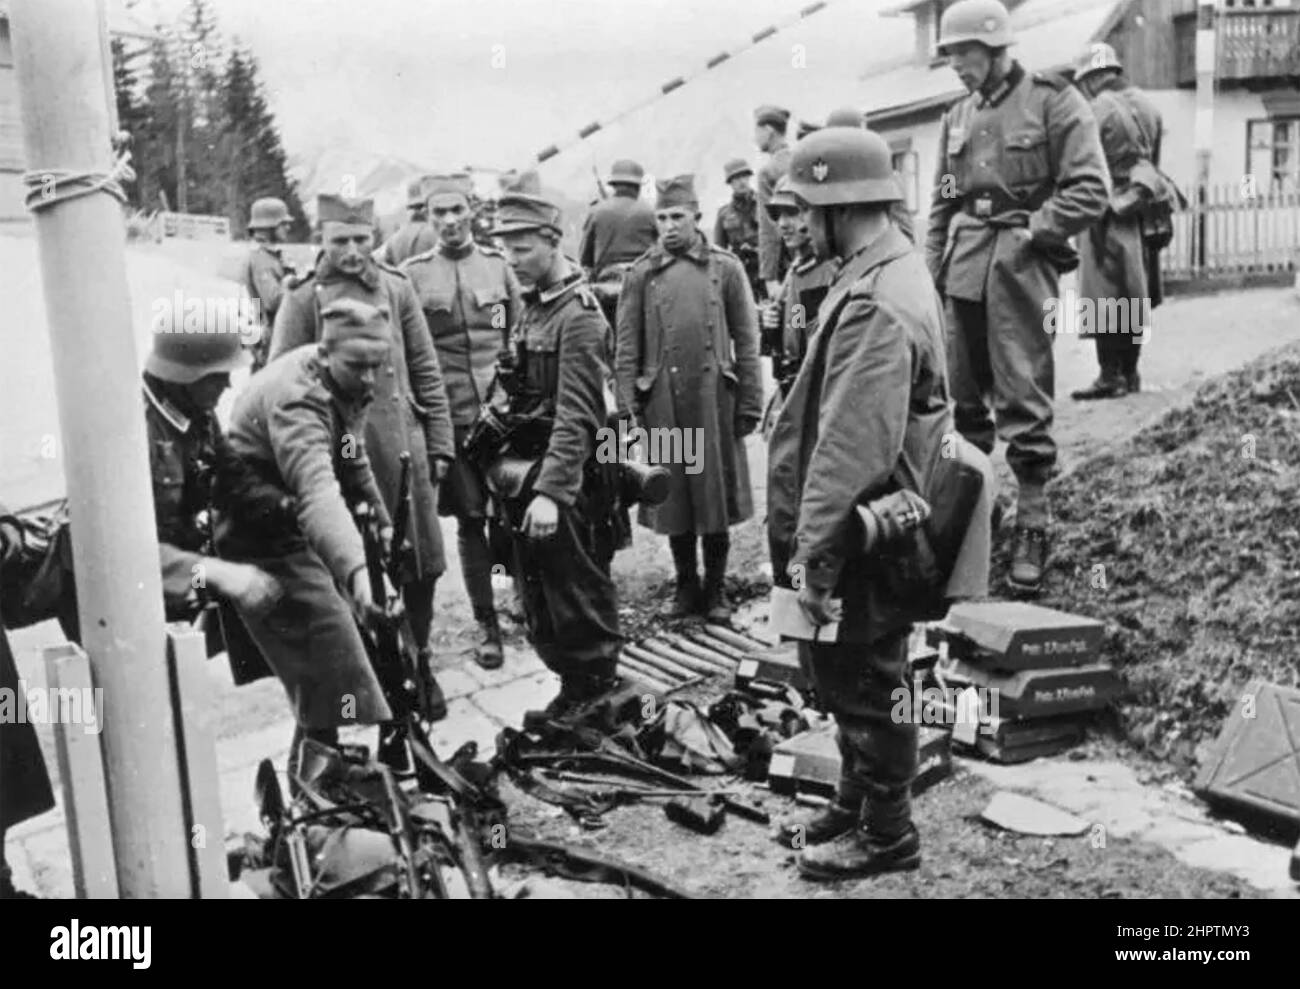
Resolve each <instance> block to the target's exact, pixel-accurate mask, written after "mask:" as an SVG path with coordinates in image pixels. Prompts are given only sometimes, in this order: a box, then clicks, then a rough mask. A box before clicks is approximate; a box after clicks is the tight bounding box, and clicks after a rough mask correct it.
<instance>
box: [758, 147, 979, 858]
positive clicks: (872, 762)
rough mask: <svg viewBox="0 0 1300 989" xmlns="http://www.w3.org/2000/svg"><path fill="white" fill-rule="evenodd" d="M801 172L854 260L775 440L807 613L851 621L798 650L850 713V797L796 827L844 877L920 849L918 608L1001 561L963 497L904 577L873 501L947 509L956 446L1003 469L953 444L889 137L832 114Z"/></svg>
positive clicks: (790, 836)
mask: <svg viewBox="0 0 1300 989" xmlns="http://www.w3.org/2000/svg"><path fill="white" fill-rule="evenodd" d="M789 174H790V188H791V191H792V193H793V195H795V196H796V197H798V198H799V199H800V200H801V201H802V202H803V204H805V206H806V207H807V208H806V217H807V223H808V228H809V234H810V236H811V239H812V243H813V248H814V250H815V252H816V254H817V256H818V257H821V258H831V257H838V258H839V259H840V266H839V269H838V271H837V272H836V275H835V279H834V281H833V282H832V283H831V286H830V290H829V292H828V294H827V296H826V299H825V301H824V302H823V303H822V305H821V309H820V319H821V325H820V326H819V328H818V330H817V334H816V336H815V337H814V338H813V339H812V341H811V342H810V348H811V349H810V351H809V353H808V354H807V356H806V358H805V360H804V362H803V365H802V367H801V368H800V369H799V374H798V376H797V377H796V379H795V381H794V384H793V386H792V387H791V390H790V394H789V395H788V396H787V398H786V401H785V404H784V405H783V406H782V407H781V411H780V413H779V414H778V416H777V421H776V424H775V426H774V427H773V430H772V435H771V439H770V441H769V446H768V484H767V491H768V521H767V525H768V538H769V541H770V543H771V545H772V546H773V549H774V556H775V555H777V554H779V555H780V557H781V558H783V559H788V560H790V561H791V562H790V564H789V566H788V568H787V573H788V574H789V575H790V577H791V578H792V584H793V586H794V587H796V588H798V600H799V604H800V606H801V607H802V609H803V611H804V613H805V614H806V615H807V617H808V619H809V621H810V622H811V623H812V624H813V625H816V626H824V625H827V624H828V623H830V622H834V621H838V622H839V631H838V635H837V636H836V638H835V640H834V641H833V642H815V641H814V642H806V641H805V642H800V643H799V651H800V661H801V663H802V664H803V665H804V667H805V668H806V669H808V670H810V672H811V674H812V679H813V683H814V685H815V687H816V692H817V696H818V698H819V700H820V701H821V702H822V703H823V704H824V705H825V707H826V709H827V710H828V711H829V712H830V713H831V714H832V715H833V716H834V717H835V720H836V724H837V727H838V731H839V734H838V741H839V748H840V753H841V757H842V759H841V771H840V780H839V786H838V788H837V793H836V799H835V801H834V802H833V803H831V804H830V805H829V806H828V807H826V808H825V809H824V810H822V811H820V812H818V813H817V814H814V815H812V816H811V817H809V818H807V819H804V820H800V821H795V822H789V823H788V824H786V825H785V826H784V829H783V834H784V837H785V839H786V840H787V841H789V842H791V843H793V844H794V845H795V846H796V847H804V848H806V850H805V851H804V853H803V855H802V856H801V857H800V861H799V869H800V872H801V873H802V874H803V875H804V876H806V877H808V878H810V879H841V878H849V877H855V876H868V875H873V874H875V873H879V872H887V871H896V870H905V869H915V868H917V867H918V866H919V864H920V840H919V837H918V834H917V831H916V827H915V826H914V825H913V823H912V815H911V802H910V787H911V783H912V779H913V777H914V775H915V773H916V769H917V727H916V725H915V724H911V723H909V722H907V721H905V720H904V721H901V722H900V720H899V719H897V718H895V717H894V716H893V710H894V708H895V705H896V703H897V697H896V694H895V692H896V691H897V690H899V689H900V688H901V689H906V683H905V680H906V675H907V669H908V664H907V644H908V639H909V637H910V633H911V628H912V622H913V621H916V620H919V619H921V618H930V617H934V615H933V608H932V604H926V605H924V606H923V605H922V604H921V601H922V600H925V599H929V598H931V597H932V596H935V597H937V596H939V595H940V594H942V595H944V596H951V597H964V596H976V595H980V594H982V593H983V592H984V590H985V589H986V584H987V572H988V548H987V515H988V504H987V502H985V503H984V505H983V509H984V523H983V526H982V528H983V530H984V542H983V543H978V542H975V541H974V540H975V538H976V535H977V534H978V533H977V532H973V531H972V530H978V529H979V528H980V527H979V526H976V525H975V519H974V518H973V516H974V514H976V512H977V508H974V507H972V508H971V509H970V514H968V515H966V516H965V518H962V517H961V516H962V515H963V514H964V511H959V510H958V509H957V507H956V506H953V508H952V509H951V511H952V512H953V514H954V515H955V516H956V517H957V518H959V519H961V525H960V530H961V533H962V534H963V535H962V537H961V538H962V539H964V540H968V541H963V542H962V545H961V550H962V553H961V554H960V555H959V557H958V559H957V560H956V561H955V562H954V561H950V560H949V558H948V556H947V555H946V554H945V555H944V557H943V559H944V564H943V568H944V569H945V570H948V566H949V563H950V562H951V563H952V566H951V569H950V570H948V572H941V573H936V574H934V575H933V580H931V579H930V576H931V575H929V574H927V575H926V578H925V580H924V581H923V582H922V583H921V584H916V583H912V582H907V583H905V584H902V585H900V584H899V583H897V582H896V581H895V580H894V579H893V578H894V577H895V576H898V575H901V574H902V573H904V572H906V571H903V570H902V569H900V562H899V561H900V558H901V557H903V556H907V557H909V558H910V557H911V556H912V555H913V553H912V551H910V550H908V549H907V544H906V542H905V538H900V537H903V533H902V532H901V531H899V530H898V529H893V530H892V531H891V532H890V533H889V536H888V538H887V537H886V536H885V535H883V534H882V535H880V537H879V538H878V539H876V540H875V541H873V542H871V543H868V542H867V541H866V539H865V538H864V536H865V528H864V526H863V524H862V523H861V522H859V516H858V510H859V506H872V507H873V508H874V506H876V505H880V504H881V503H882V500H884V499H889V498H890V497H891V496H892V497H893V498H895V499H897V498H899V497H903V498H906V497H907V495H909V494H914V495H915V496H917V497H919V498H921V499H924V500H925V501H926V502H928V504H929V505H931V506H935V507H936V509H938V508H939V507H940V506H944V505H946V504H948V499H949V497H950V495H949V489H948V487H947V485H946V479H947V478H948V477H949V476H951V471H950V469H949V468H950V467H952V466H954V465H953V464H951V463H949V464H947V466H945V462H947V461H955V460H957V459H958V458H960V459H961V461H962V463H963V464H964V463H965V462H966V460H967V458H969V459H970V462H971V464H972V465H973V466H972V468H971V469H972V470H975V471H977V472H978V476H980V477H982V478H984V479H985V480H987V478H988V477H989V470H990V468H989V465H988V461H987V459H986V458H984V457H983V456H982V455H981V454H980V453H979V452H978V451H977V450H975V449H974V448H973V447H971V446H970V445H969V444H965V445H964V447H962V448H961V449H953V450H952V452H949V450H950V448H952V447H953V442H955V441H950V438H951V437H952V436H953V433H952V429H953V425H952V415H951V412H950V411H949V406H948V386H947V380H946V375H945V357H944V340H943V333H944V326H943V315H942V310H941V307H940V301H939V298H938V296H937V295H936V293H935V290H934V285H933V283H932V282H931V280H930V277H929V274H928V272H927V271H926V268H925V262H924V260H923V259H922V258H921V256H920V254H919V253H918V252H915V251H913V250H912V245H911V243H910V242H909V241H908V239H907V238H906V237H904V236H903V234H902V232H901V231H900V230H898V228H897V226H896V225H895V224H893V223H892V222H891V221H890V218H889V204H890V203H894V202H897V201H898V200H899V199H901V198H902V194H901V191H900V188H899V185H898V182H897V179H896V177H895V175H894V174H893V170H892V167H891V163H890V155H889V147H888V145H886V143H885V142H884V140H883V139H882V138H880V137H879V136H878V135H876V134H872V133H870V132H869V131H866V130H861V129H858V128H849V127H828V128H825V129H824V130H822V131H819V132H818V133H816V134H813V135H811V136H809V137H807V138H805V139H804V140H803V141H800V142H799V144H798V145H796V147H795V149H794V154H793V155H792V157H791V163H790V173H789ZM954 453H955V454H957V457H954V456H953V454H954ZM909 504H910V503H909ZM888 514H890V516H891V517H892V513H888ZM879 528H880V531H881V533H883V532H884V531H885V526H884V525H881V526H880V527H879ZM947 533H948V530H947V529H946V528H945V530H944V534H945V535H946V534H947ZM893 539H896V540H897V541H896V542H891V541H890V540H893ZM936 545H947V544H942V543H937V544H936ZM895 554H898V555H897V556H896V555H895ZM963 557H964V558H963ZM958 576H960V578H961V582H960V584H959V585H958V584H955V583H953V579H954V578H957V577H958ZM981 579H982V583H981ZM939 580H943V581H944V583H945V585H946V586H944V587H942V588H941V587H939V586H938V581H939ZM939 613H940V614H942V611H940V612H939Z"/></svg>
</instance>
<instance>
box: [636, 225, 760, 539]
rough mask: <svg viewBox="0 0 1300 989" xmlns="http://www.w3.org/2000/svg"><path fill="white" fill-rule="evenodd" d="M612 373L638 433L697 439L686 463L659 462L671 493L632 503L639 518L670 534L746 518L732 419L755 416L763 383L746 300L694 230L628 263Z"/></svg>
mask: <svg viewBox="0 0 1300 989" xmlns="http://www.w3.org/2000/svg"><path fill="white" fill-rule="evenodd" d="M615 377H616V380H617V392H618V405H619V409H620V411H632V412H633V413H635V414H636V416H637V418H638V420H639V421H640V423H641V425H643V426H644V427H645V428H647V429H651V430H653V429H664V428H667V429H673V430H679V431H681V430H684V431H689V436H690V437H691V439H692V442H694V441H695V438H696V437H699V440H700V442H699V443H698V444H697V445H696V449H695V451H694V452H695V455H696V457H697V458H698V459H697V462H696V463H694V464H686V463H682V462H680V461H681V460H684V459H685V457H681V456H679V457H678V458H677V459H678V461H679V462H676V463H666V464H664V466H666V467H668V469H669V471H670V472H671V474H672V486H671V493H670V494H669V496H668V500H667V501H665V502H664V503H663V504H662V505H659V506H657V507H654V508H650V507H647V506H644V505H643V506H642V507H641V509H640V521H641V524H642V525H646V526H650V527H652V528H653V529H654V530H655V531H656V532H658V533H660V534H661V535H670V536H675V535H682V534H685V533H696V534H706V533H717V532H725V531H726V529H727V527H728V526H731V525H735V524H736V523H737V522H743V521H744V520H745V519H747V518H749V517H751V516H752V515H753V513H754V505H753V498H752V495H751V492H750V482H749V463H748V460H747V458H746V455H745V447H744V441H743V439H742V438H740V437H738V436H737V435H736V432H737V430H736V427H737V424H738V422H739V421H740V420H741V419H742V418H747V419H752V420H753V422H754V423H757V422H758V421H759V420H760V419H761V417H762V414H763V386H762V381H761V376H760V370H759V363H758V330H757V323H756V311H755V307H754V297H753V293H751V292H750V289H749V282H748V280H747V279H746V278H745V271H744V269H743V268H742V267H741V265H740V262H739V261H738V260H737V259H736V258H735V256H734V255H732V254H731V253H730V252H728V251H726V250H724V249H722V248H720V247H714V246H711V245H710V244H709V243H708V242H707V241H706V240H705V238H704V236H703V234H700V233H696V235H695V240H694V242H693V243H692V245H691V246H690V248H689V249H687V250H686V251H684V252H683V253H681V254H673V253H670V252H668V251H666V250H664V248H663V247H662V245H656V246H655V247H653V248H651V249H650V250H649V251H647V252H646V253H645V254H644V255H643V256H642V257H641V258H640V259H639V260H638V261H637V262H636V264H634V265H633V266H632V267H631V269H629V271H628V273H627V277H626V278H625V280H624V282H623V294H622V296H621V297H620V298H619V304H618V342H617V346H616V348H615ZM678 435H682V436H685V435H686V434H682V433H679V434H678ZM682 449H683V451H684V450H685V445H684V443H683V445H682ZM654 452H655V451H653V450H652V451H650V453H651V455H652V456H653V454H654ZM688 468H689V470H690V472H688Z"/></svg>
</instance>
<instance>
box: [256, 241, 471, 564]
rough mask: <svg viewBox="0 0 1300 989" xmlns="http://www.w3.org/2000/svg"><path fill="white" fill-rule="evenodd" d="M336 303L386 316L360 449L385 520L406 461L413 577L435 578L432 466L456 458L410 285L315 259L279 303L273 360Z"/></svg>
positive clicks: (388, 272) (372, 268)
mask: <svg viewBox="0 0 1300 989" xmlns="http://www.w3.org/2000/svg"><path fill="white" fill-rule="evenodd" d="M341 298H350V299H357V300H359V301H361V302H366V303H369V304H370V305H373V306H382V307H384V308H387V309H388V312H389V314H390V325H391V326H392V327H393V330H394V332H393V340H392V344H393V346H392V350H391V354H390V359H389V362H388V364H387V366H386V367H385V368H384V369H383V372H382V373H381V375H380V377H379V381H378V383H377V384H376V386H375V400H374V405H373V407H372V408H371V410H370V413H369V415H368V416H367V417H366V444H367V447H368V448H369V451H370V459H371V463H372V465H373V467H374V472H375V478H376V479H377V480H378V482H379V488H380V490H381V491H383V493H384V500H385V504H386V505H387V506H388V510H389V513H390V514H396V510H397V496H398V489H399V486H400V481H401V461H400V457H401V455H402V453H404V452H405V453H410V454H411V531H410V533H409V539H410V541H411V543H412V545H413V547H414V549H415V557H416V559H415V571H414V573H413V574H412V576H413V577H416V578H419V579H426V578H430V577H437V576H439V575H440V574H441V573H442V572H443V571H444V570H445V569H446V560H445V558H444V556H443V546H442V530H441V529H440V528H439V525H438V514H437V513H438V503H437V490H436V488H435V486H434V484H433V481H432V473H431V471H430V461H431V460H432V459H433V458H434V457H444V458H446V459H447V460H448V461H451V460H453V459H454V458H455V455H456V447H455V442H454V439H453V435H452V428H451V418H450V416H449V414H448V406H447V393H446V390H445V389H444V387H443V381H442V372H441V370H440V368H439V366H438V356H437V353H436V352H435V351H434V347H433V339H432V337H431V336H430V334H429V327H428V324H427V323H426V322H425V320H424V314H423V313H422V312H421V311H420V303H419V300H418V299H417V298H416V295H415V289H414V288H413V287H412V285H411V282H410V280H409V279H408V278H407V277H406V276H405V275H403V274H402V273H401V272H400V271H397V270H396V269H394V268H389V267H387V266H385V265H381V264H377V263H374V262H368V263H367V265H366V268H365V270H364V271H363V272H362V273H361V275H360V276H352V275H347V274H344V273H343V272H340V271H338V270H336V269H334V268H333V267H331V266H330V264H329V262H328V260H327V259H326V258H325V256H324V255H322V256H321V258H320V260H319V262H318V264H317V267H316V271H315V273H314V274H313V275H312V276H311V277H309V278H308V279H307V280H306V281H304V282H303V283H302V284H301V285H299V286H298V287H297V288H295V289H294V290H293V291H292V292H290V293H289V294H288V296H286V297H285V300H284V304H283V305H282V306H281V307H280V315H279V316H278V317H277V318H276V321H275V335H274V338H273V339H272V341H271V360H272V361H274V360H275V359H276V358H277V357H279V356H280V355H281V354H284V353H287V352H289V351H292V350H294V349H295V348H297V347H301V346H302V345H303V344H306V343H314V342H315V341H317V340H319V339H320V313H321V310H322V309H324V308H325V307H327V306H328V305H329V304H330V303H331V302H334V301H336V300H338V299H341Z"/></svg>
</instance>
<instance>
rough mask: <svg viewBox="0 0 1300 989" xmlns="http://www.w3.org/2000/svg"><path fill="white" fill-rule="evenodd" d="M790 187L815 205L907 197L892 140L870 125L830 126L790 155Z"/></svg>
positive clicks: (801, 197)
mask: <svg viewBox="0 0 1300 989" xmlns="http://www.w3.org/2000/svg"><path fill="white" fill-rule="evenodd" d="M789 176H790V190H791V191H792V192H793V193H794V194H795V195H796V196H798V197H799V198H800V199H802V200H803V201H804V202H806V203H808V204H809V205H811V206H839V205H845V204H850V203H892V202H897V201H899V200H901V199H902V198H903V193H902V190H901V189H900V188H899V185H898V180H897V179H896V178H895V177H894V166H893V162H892V160H891V156H890V154H889V145H888V144H886V143H885V139H884V138H883V137H881V136H880V135H879V134H875V133H872V132H871V131H869V130H867V129H866V128H857V127H827V128H824V129H822V130H819V131H817V132H816V133H813V134H809V135H808V136H807V137H805V138H804V139H803V140H802V141H800V142H799V143H798V144H796V145H795V146H794V151H793V152H792V153H791V155H790V171H789Z"/></svg>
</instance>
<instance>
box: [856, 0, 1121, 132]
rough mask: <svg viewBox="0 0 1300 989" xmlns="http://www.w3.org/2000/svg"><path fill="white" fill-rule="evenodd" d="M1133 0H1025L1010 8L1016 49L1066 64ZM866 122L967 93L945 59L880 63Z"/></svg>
mask: <svg viewBox="0 0 1300 989" xmlns="http://www.w3.org/2000/svg"><path fill="white" fill-rule="evenodd" d="M1129 2H1130V0H1024V2H1023V3H1022V4H1020V5H1019V6H1017V7H1016V8H1015V9H1014V10H1012V12H1011V26H1012V28H1013V29H1014V30H1015V32H1016V46H1015V48H1014V49H1013V52H1014V54H1015V56H1016V58H1017V60H1018V61H1019V62H1020V63H1021V64H1022V65H1024V66H1025V68H1027V69H1030V70H1034V71H1041V70H1045V69H1051V68H1056V67H1059V66H1063V65H1068V64H1069V63H1071V62H1072V61H1073V60H1074V58H1075V57H1076V56H1077V55H1078V53H1079V51H1080V49H1082V48H1083V47H1084V46H1085V45H1087V44H1088V43H1090V42H1092V41H1098V40H1101V38H1102V37H1103V36H1104V35H1106V34H1107V33H1108V32H1109V31H1110V29H1111V27H1112V26H1113V25H1114V24H1115V22H1116V20H1117V19H1118V18H1119V17H1120V16H1121V15H1122V14H1123V12H1124V10H1125V8H1127V7H1128V5H1129ZM862 88H863V95H864V99H863V104H864V105H863V109H864V111H865V112H866V114H867V121H868V123H872V124H878V123H880V122H882V121H885V120H889V119H891V118H894V117H899V116H905V115H907V114H910V113H916V112H918V111H924V110H927V109H930V108H937V107H943V106H946V105H948V104H949V103H951V102H952V101H953V100H955V99H957V98H958V97H959V96H961V95H963V93H964V90H963V89H962V87H961V84H960V83H959V82H958V81H957V78H956V76H954V75H953V72H952V69H950V68H948V66H946V65H944V64H935V65H930V64H918V63H917V62H915V61H910V62H909V64H906V65H899V64H898V63H895V64H893V65H892V66H881V67H880V68H878V69H874V70H872V71H871V72H868V73H867V74H866V75H864V76H863V77H862Z"/></svg>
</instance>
